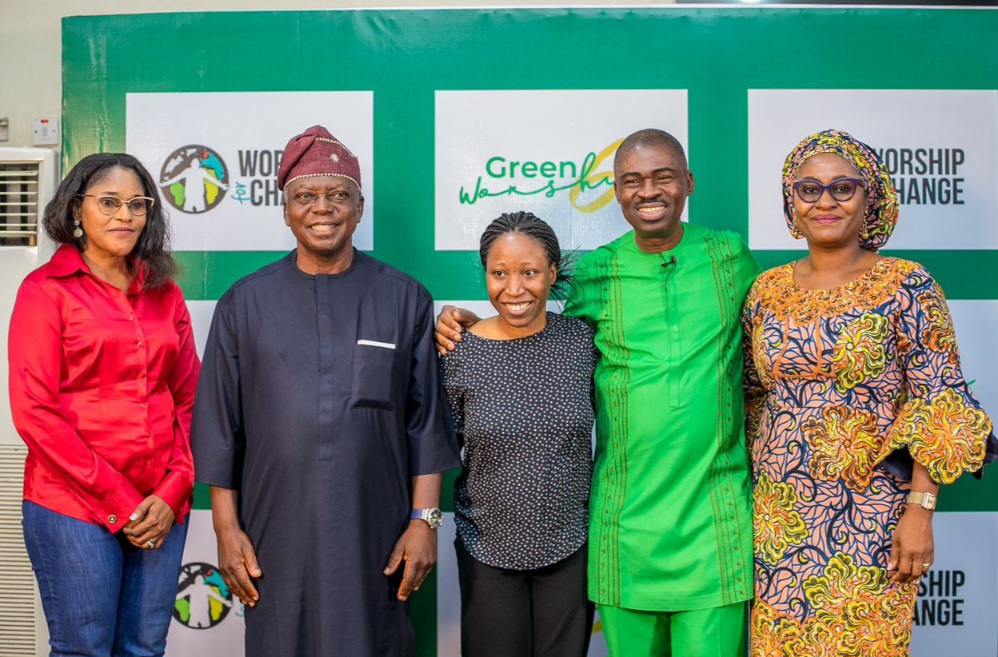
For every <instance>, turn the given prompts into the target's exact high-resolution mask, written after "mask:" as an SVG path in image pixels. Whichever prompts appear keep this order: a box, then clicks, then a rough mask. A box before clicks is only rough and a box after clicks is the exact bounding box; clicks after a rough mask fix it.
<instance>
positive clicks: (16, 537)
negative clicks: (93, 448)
mask: <svg viewBox="0 0 998 657" xmlns="http://www.w3.org/2000/svg"><path fill="white" fill-rule="evenodd" d="M27 453H28V449H27V448H26V447H24V446H23V445H21V446H20V447H13V446H7V445H0V591H3V595H2V596H0V654H2V655H3V656H4V657H21V656H22V655H23V656H24V657H34V655H35V654H36V651H35V634H36V627H35V623H36V618H35V592H34V587H35V576H34V573H32V571H31V562H30V561H28V554H27V552H26V551H25V549H24V540H23V538H22V537H21V488H22V486H23V481H24V457H25V456H26V455H27Z"/></svg>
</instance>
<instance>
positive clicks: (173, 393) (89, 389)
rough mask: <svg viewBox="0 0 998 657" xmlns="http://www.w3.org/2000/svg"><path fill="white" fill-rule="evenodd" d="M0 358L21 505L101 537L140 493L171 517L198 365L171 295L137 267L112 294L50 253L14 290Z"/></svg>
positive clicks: (75, 256)
mask: <svg viewBox="0 0 998 657" xmlns="http://www.w3.org/2000/svg"><path fill="white" fill-rule="evenodd" d="M7 351H8V357H9V361H10V405H11V411H12V413H13V416H14V426H15V427H16V428H17V432H18V433H19V434H20V435H21V438H22V439H24V442H25V443H26V444H27V445H28V458H27V461H26V463H25V468H24V499H26V500H29V501H31V502H35V503H36V504H39V505H41V506H43V507H45V508H47V509H51V510H52V511H56V512H58V513H62V514H65V515H67V516H70V517H73V518H77V519H79V520H85V521H87V522H93V523H97V524H102V525H104V526H105V527H107V528H108V530H110V531H112V532H115V531H118V530H119V529H121V528H122V527H124V526H125V525H126V524H128V518H129V516H130V515H131V514H132V512H133V511H135V508H136V507H137V506H138V505H139V504H140V503H141V502H142V500H144V499H145V498H146V497H147V496H148V495H150V494H155V495H157V496H159V497H160V498H162V499H163V500H164V501H165V502H166V503H167V504H169V505H170V508H172V509H173V512H174V513H175V514H176V515H177V520H178V521H180V520H182V519H183V517H184V515H185V514H186V513H187V511H188V509H190V498H191V491H192V489H193V486H194V467H193V462H192V459H191V449H190V422H191V409H192V407H193V404H194V389H195V387H196V384H197V376H198V369H199V367H200V363H199V361H198V357H197V352H196V351H195V347H194V336H193V334H192V332H191V319H190V315H189V313H188V312H187V306H186V305H185V304H184V298H183V295H182V294H181V292H180V288H178V287H177V286H176V285H175V284H174V283H172V282H171V283H169V284H167V285H165V286H162V287H160V288H159V289H156V290H143V289H142V276H141V272H140V274H139V276H136V277H135V280H134V281H133V282H132V285H131V286H130V287H129V288H128V291H127V292H122V291H121V290H119V289H118V288H116V287H114V286H113V285H110V284H109V283H106V282H105V281H103V280H101V279H99V278H97V277H96V276H94V274H92V273H91V271H90V269H89V267H87V265H86V263H85V262H84V260H83V257H82V256H81V254H80V252H79V251H78V250H77V249H76V248H75V247H72V246H62V247H61V248H60V249H59V250H58V251H57V252H56V253H55V255H54V256H53V257H52V260H51V261H49V262H48V263H47V264H45V265H43V266H41V267H39V268H38V269H36V270H35V271H33V272H32V273H31V274H29V275H28V277H27V278H25V279H24V282H23V283H22V284H21V287H20V289H19V290H18V292H17V301H16V302H15V304H14V313H13V315H12V317H11V320H10V333H9V338H8V344H7Z"/></svg>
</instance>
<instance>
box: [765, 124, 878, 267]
mask: <svg viewBox="0 0 998 657" xmlns="http://www.w3.org/2000/svg"><path fill="white" fill-rule="evenodd" d="M818 153H835V154H837V155H841V156H842V157H844V158H845V159H846V160H848V161H849V163H850V164H852V165H853V166H854V167H856V171H858V172H859V176H860V178H862V179H863V183H864V184H865V185H866V233H867V236H866V237H865V238H863V237H861V238H860V246H862V247H863V248H864V249H866V250H867V251H877V250H878V249H880V248H882V247H883V246H884V245H885V244H886V243H887V240H888V238H890V236H891V233H893V232H894V225H895V224H897V220H898V195H897V192H896V191H895V190H894V182H893V181H892V180H891V175H890V173H888V171H887V167H885V166H884V163H883V162H882V161H881V160H880V158H879V157H878V156H877V153H876V151H874V150H873V149H872V148H870V147H869V146H867V145H866V144H864V143H863V142H861V141H860V140H858V139H856V138H855V137H853V136H852V135H850V134H849V133H848V132H842V131H840V130H823V131H821V132H816V133H815V134H813V135H811V136H810V137H805V138H804V140H803V141H801V143H799V144H797V147H796V148H794V149H793V150H792V151H790V155H788V156H787V161H786V162H784V164H783V216H784V218H785V219H786V221H787V228H789V229H790V230H791V231H793V227H794V218H793V215H792V214H791V210H792V209H793V203H794V189H793V184H794V182H795V181H796V180H797V172H798V171H799V170H800V168H801V165H803V164H804V162H805V161H807V159H808V158H809V157H811V156H812V155H817V154H818Z"/></svg>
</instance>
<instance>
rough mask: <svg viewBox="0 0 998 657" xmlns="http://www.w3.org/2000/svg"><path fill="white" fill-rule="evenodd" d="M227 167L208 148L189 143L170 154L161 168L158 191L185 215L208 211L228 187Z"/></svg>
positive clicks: (219, 200) (218, 156) (220, 158)
mask: <svg viewBox="0 0 998 657" xmlns="http://www.w3.org/2000/svg"><path fill="white" fill-rule="evenodd" d="M228 182H229V169H228V167H227V166H225V162H224V161H223V160H222V156H221V155H219V154H218V153H217V152H216V151H214V150H212V149H211V148H209V147H207V146H204V145H200V144H191V145H188V146H183V147H181V148H178V149H177V150H175V151H173V152H172V153H170V155H169V157H167V158H166V161H165V162H163V168H162V170H161V171H160V179H159V184H160V190H161V191H162V192H163V198H164V199H165V200H166V202H167V203H169V204H170V205H172V206H173V207H175V208H176V209H178V210H180V211H181V212H186V213H188V214H198V213H200V212H207V211H208V210H211V209H212V208H213V207H215V206H216V205H218V204H219V203H220V202H221V200H222V198H224V197H225V192H226V191H227V190H228V189H229V185H228Z"/></svg>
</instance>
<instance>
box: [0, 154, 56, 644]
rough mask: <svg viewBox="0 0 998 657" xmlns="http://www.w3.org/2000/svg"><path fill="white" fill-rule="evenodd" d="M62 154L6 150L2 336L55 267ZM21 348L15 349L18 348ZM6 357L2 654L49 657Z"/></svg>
mask: <svg viewBox="0 0 998 657" xmlns="http://www.w3.org/2000/svg"><path fill="white" fill-rule="evenodd" d="M58 155H59V153H58V151H53V150H49V149H43V148H0V327H2V329H0V332H2V335H3V343H2V344H3V346H4V347H6V344H7V328H8V326H9V324H10V314H11V311H12V310H13V308H14V298H15V296H16V295H17V288H18V286H19V285H20V284H21V280H22V279H24V277H25V276H27V275H28V273H29V272H31V271H32V270H33V269H35V268H36V267H38V266H39V265H41V264H43V263H44V262H46V261H48V259H49V258H50V257H51V256H52V254H53V253H54V252H55V247H56V245H55V244H53V242H52V241H51V240H50V239H48V237H47V236H46V235H45V231H44V230H42V227H41V223H42V213H43V211H44V210H45V205H46V204H47V203H48V202H49V200H50V199H51V198H52V196H53V194H55V190H56V187H58V185H59V157H58ZM15 348H16V347H15ZM9 399H10V397H9V395H8V390H7V357H6V354H4V355H3V357H0V591H2V595H0V654H2V655H3V657H36V656H37V657H41V656H42V655H47V654H48V629H47V627H46V625H45V617H44V615H43V614H42V608H41V602H40V601H39V598H38V589H37V586H36V585H35V577H34V574H33V573H32V572H31V563H30V562H29V561H28V555H27V553H26V552H25V550H24V540H23V536H22V533H21V488H22V482H23V480H24V457H25V455H26V454H27V448H26V447H25V446H24V443H23V442H22V441H21V439H20V437H19V436H18V435H17V432H15V431H14V425H13V422H12V420H11V415H10V402H9Z"/></svg>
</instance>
